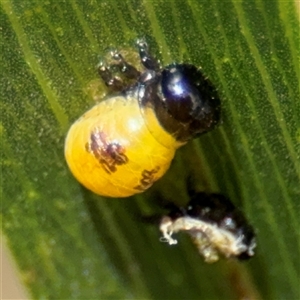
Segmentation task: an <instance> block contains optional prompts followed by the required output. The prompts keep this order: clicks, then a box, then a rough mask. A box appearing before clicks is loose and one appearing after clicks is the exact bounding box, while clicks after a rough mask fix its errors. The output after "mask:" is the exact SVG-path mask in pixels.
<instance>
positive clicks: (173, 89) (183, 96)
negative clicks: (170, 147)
mask: <svg viewBox="0 0 300 300" xmlns="http://www.w3.org/2000/svg"><path fill="white" fill-rule="evenodd" d="M146 73H147V71H146ZM149 77H150V78H151V79H150V80H146V81H145V82H143V83H142V85H144V89H145V92H144V93H143V99H142V103H143V104H144V105H145V104H147V105H149V103H151V104H152V105H153V107H154V111H155V113H156V116H157V119H158V120H159V122H160V124H161V125H162V127H164V128H165V130H167V131H168V132H169V133H171V134H172V135H173V136H174V137H175V138H176V139H177V140H179V141H187V140H189V139H192V138H194V137H196V136H198V135H200V134H202V133H205V132H208V131H210V130H212V129H213V128H215V126H216V125H217V124H218V123H219V122H220V115H221V111H220V99H219V96H218V94H217V92H216V90H215V88H214V87H213V85H212V84H211V82H210V81H209V80H208V79H207V78H205V77H204V75H203V74H202V72H201V71H200V70H199V69H197V68H196V67H195V66H193V65H190V64H171V65H168V66H167V67H165V68H163V69H162V70H159V71H155V73H153V71H151V75H150V76H148V78H149Z"/></svg>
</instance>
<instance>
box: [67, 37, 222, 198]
mask: <svg viewBox="0 0 300 300" xmlns="http://www.w3.org/2000/svg"><path fill="white" fill-rule="evenodd" d="M137 46H138V49H139V56H140V60H141V64H142V65H143V68H144V71H142V72H140V71H138V70H137V69H136V68H135V67H134V66H132V65H130V64H129V63H127V62H126V60H125V59H124V58H123V57H122V56H121V54H120V53H118V52H116V51H112V52H111V55H112V61H113V63H112V64H110V65H105V64H101V65H100V66H99V69H98V71H99V74H100V77H101V78H102V79H103V81H104V82H105V83H106V85H107V86H109V87H110V88H111V89H112V90H113V91H114V92H115V94H114V95H113V96H110V97H107V98H105V99H103V101H101V102H100V103H98V104H96V105H95V106H94V107H92V108H91V109H90V110H89V111H87V112H86V113H85V114H84V115H83V116H82V117H80V118H79V119H78V120H77V121H76V122H75V123H74V124H73V125H72V126H71V128H70V129H69V132H68V134H67V137H66V141H65V157H66V161H67V163H68V166H69V168H70V170H71V172H72V173H73V175H74V176H75V177H76V178H77V180H78V181H79V182H80V183H81V184H83V185H84V186H85V187H86V188H88V189H90V190H92V191H93V192H94V193H96V194H99V195H102V196H109V197H128V196H131V195H134V194H136V193H141V192H143V191H145V190H146V189H148V188H149V187H150V186H151V185H152V184H153V183H154V182H155V181H156V180H158V179H159V178H160V177H162V176H163V175H164V174H165V172H166V171H167V170H168V168H169V166H170V164H171V161H172V159H173V157H174V155H175V151H176V149H177V148H179V147H180V146H182V145H184V144H185V143H187V141H188V140H190V139H192V138H195V137H197V136H198V135H200V134H202V133H205V132H208V131H210V130H212V129H213V128H215V126H216V125H217V124H218V123H219V120H220V100H219V97H218V95H217V93H216V91H215V89H214V87H213V86H212V85H211V83H210V82H209V81H208V80H207V78H205V77H204V76H203V74H202V73H201V71H200V70H199V69H198V68H196V67H195V66H193V65H190V64H177V63H172V64H170V65H168V66H166V67H164V68H162V67H161V66H160V65H159V63H158V62H157V61H156V60H155V59H154V58H153V57H152V56H151V55H150V54H149V52H148V47H147V44H146V43H145V42H144V41H142V40H139V41H138V43H137ZM115 73H117V74H119V75H120V74H121V76H119V77H118V76H116V74H115ZM121 77H123V78H125V79H126V80H124V81H122V80H121V79H120V78H121ZM125 81H126V82H128V81H131V82H133V83H132V84H130V85H129V86H128V85H126V82H125Z"/></svg>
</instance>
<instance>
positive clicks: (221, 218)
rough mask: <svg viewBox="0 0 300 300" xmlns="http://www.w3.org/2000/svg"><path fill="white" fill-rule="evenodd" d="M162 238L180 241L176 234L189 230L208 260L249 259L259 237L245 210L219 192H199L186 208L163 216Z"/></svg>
mask: <svg viewBox="0 0 300 300" xmlns="http://www.w3.org/2000/svg"><path fill="white" fill-rule="evenodd" d="M160 231H161V232H162V234H163V237H162V238H161V240H162V241H165V242H167V243H169V245H174V244H177V240H175V239H173V238H172V235H173V233H177V232H179V231H186V232H187V233H188V234H189V235H190V236H191V237H192V239H193V241H194V243H195V244H196V246H197V248H198V250H199V252H200V254H201V255H202V256H203V257H204V259H205V261H206V262H208V263H212V262H215V261H217V260H218V259H219V252H220V253H222V254H223V255H224V256H225V257H236V258H238V259H247V258H250V257H251V256H253V255H254V248H255V247H256V239H255V234H254V230H253V228H252V226H250V225H249V224H248V223H247V221H246V219H245V217H244V215H243V213H242V212H241V211H240V210H238V209H237V208H236V207H235V206H234V205H233V203H232V202H231V201H230V200H228V199H227V198H226V197H224V196H223V195H220V194H206V193H196V194H194V195H192V196H191V200H190V202H189V203H188V205H187V207H186V208H174V209H172V211H171V212H170V213H169V214H168V215H167V216H164V217H163V218H162V219H161V222H160Z"/></svg>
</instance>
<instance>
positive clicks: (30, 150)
mask: <svg viewBox="0 0 300 300" xmlns="http://www.w3.org/2000/svg"><path fill="white" fill-rule="evenodd" d="M1 33H2V35H1V71H2V72H1V114H2V117H1V140H2V143H1V156H2V157H1V161H2V189H3V192H2V230H3V232H4V234H5V235H6V237H7V239H8V241H9V246H10V248H11V250H12V252H13V254H14V256H15V258H16V260H17V263H18V265H19V269H20V274H21V277H22V279H23V281H24V282H25V284H26V286H27V287H28V289H29V292H30V293H31V295H32V297H33V298H46V299H50V298H52V299H128V298H130V299H242V298H247V299H258V298H260V297H261V298H262V299H299V298H300V295H299V275H300V274H299V270H300V265H299V255H300V251H299V249H300V247H299V246H300V239H299V232H300V231H299V228H300V224H299V222H300V216H299V211H300V208H299V203H300V202H299V199H300V180H299V179H300V163H299V162H300V146H299V145H300V93H299V76H300V75H299V57H300V53H299V52H300V51H299V21H298V19H297V10H296V3H294V2H293V1H259V0H257V1H226V2H221V1H195V0H193V1H192V0H189V1H188V0H187V1H164V0H160V1H159V0H153V1H146V0H145V1H140V0H126V1H118V0H109V1H100V0H98V1H96V0H90V1H87V0H86V1H78V0H77V1H76V0H72V1H44V2H41V1H37V0H31V1H22V2H21V1H17V0H2V1H1ZM138 37H145V38H146V40H147V42H148V43H149V45H150V47H151V50H152V53H153V54H154V55H156V56H157V57H158V58H159V59H160V60H161V62H162V63H163V64H164V65H165V64H168V63H170V62H172V61H176V62H179V61H185V62H190V63H193V64H195V65H197V66H201V67H202V69H203V72H204V73H205V74H206V75H207V76H208V77H209V78H210V79H211V80H212V81H213V82H214V84H215V85H216V87H217V88H218V90H219V93H220V95H221V99H222V114H223V123H222V125H221V126H220V127H219V128H218V129H216V130H215V131H213V132H211V133H209V134H206V135H204V136H203V137H201V138H199V139H198V140H197V141H193V142H190V143H189V144H188V145H187V146H185V147H183V148H182V149H180V150H179V151H178V153H177V156H176V159H175V160H174V162H173V165H172V167H171V169H170V170H169V172H168V174H167V175H166V176H165V177H164V178H163V179H162V180H160V181H159V182H158V183H156V184H155V185H154V186H153V187H152V188H151V189H150V190H149V191H147V192H145V193H144V194H143V195H140V196H137V197H132V198H129V199H104V198H101V197H98V196H95V195H93V194H92V193H90V192H88V191H86V190H85V189H84V188H82V187H81V186H80V185H79V183H77V182H76V180H75V179H74V178H73V177H72V175H71V174H70V172H69V170H68V168H67V166H66V163H65V161H64V154H63V148H64V138H65V135H66V132H67V130H68V127H69V126H70V125H71V123H72V122H73V121H74V120H76V119H77V118H78V117H79V116H80V115H81V114H82V113H83V112H84V111H86V110H87V109H88V108H89V107H91V106H92V105H93V102H94V100H93V98H95V97H96V96H97V95H98V96H97V97H98V98H99V93H101V92H103V86H102V83H101V82H100V80H98V77H97V74H96V71H95V69H96V65H97V63H98V62H99V58H100V57H101V56H103V55H104V54H105V49H106V48H107V47H111V46H114V47H117V48H120V49H123V48H124V49H125V48H132V47H133V44H134V40H135V39H136V38H138ZM95 93H96V94H95ZM95 95H96V96H95ZM189 177H192V178H194V180H195V182H197V188H198V189H200V190H207V191H215V192H221V193H223V194H226V195H228V196H229V197H230V198H231V199H232V201H233V202H234V203H235V204H236V205H237V206H239V207H240V208H242V209H243V210H244V212H245V214H246V215H247V217H248V219H249V221H250V222H251V224H253V226H254V227H255V230H256V232H257V239H258V247H257V251H256V252H257V254H256V256H255V257H254V258H253V259H252V260H250V261H249V262H246V263H239V262H235V261H230V260H229V261H225V260H223V261H220V262H218V263H216V264H214V265H207V264H205V263H204V262H203V259H202V258H201V257H200V256H199V255H198V253H197V251H196V249H195V247H194V246H193V245H192V244H191V242H190V240H189V239H188V238H185V237H184V236H180V243H179V245H178V246H176V247H168V246H167V245H165V244H163V243H160V242H159V232H158V229H157V228H156V226H151V225H148V224H144V223H142V222H141V221H140V218H139V216H140V215H145V214H155V213H158V212H160V211H161V210H160V208H159V205H158V203H157V202H158V200H157V195H160V196H159V197H160V198H166V199H171V200H172V201H174V202H176V203H178V204H184V203H185V202H186V201H187V195H186V181H187V178H189Z"/></svg>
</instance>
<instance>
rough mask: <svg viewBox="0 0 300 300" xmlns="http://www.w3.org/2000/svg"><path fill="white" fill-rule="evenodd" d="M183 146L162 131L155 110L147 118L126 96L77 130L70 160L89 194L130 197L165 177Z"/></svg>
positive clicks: (70, 141) (70, 140)
mask: <svg viewBox="0 0 300 300" xmlns="http://www.w3.org/2000/svg"><path fill="white" fill-rule="evenodd" d="M145 118H147V120H145ZM149 128H151V132H150V130H149ZM180 145H182V143H181V144H180V143H178V142H177V141H176V140H175V139H174V138H173V137H172V136H171V135H170V134H168V133H167V132H166V131H165V130H164V129H163V128H162V127H161V126H160V125H159V123H158V121H157V119H156V118H155V115H154V113H153V111H152V109H150V108H149V109H145V110H144V111H143V112H142V111H141V110H140V106H139V103H138V100H137V99H136V98H134V97H126V98H125V97H123V96H121V95H120V96H116V97H112V98H109V99H107V100H105V101H102V102H100V103H99V104H97V105H95V106H94V107H92V108H91V109H90V110H89V111H88V112H86V113H85V114H84V115H83V116H82V117H81V118H79V119H78V120H77V121H76V122H75V123H74V124H73V125H72V126H71V128H70V130H69V132H68V135H67V138H66V142H65V157H66V161H67V163H68V165H69V168H70V169H71V171H72V173H73V175H74V176H75V177H76V179H77V180H78V181H79V182H80V183H81V184H83V185H84V186H85V187H86V188H88V189H89V190H91V191H93V192H94V193H96V194H99V195H102V196H108V197H128V196H131V195H134V194H136V193H140V192H143V191H144V190H146V189H147V188H149V187H150V186H151V185H152V184H153V182H155V181H156V180H158V179H159V178H160V177H161V176H163V175H164V173H165V172H166V171H167V170H168V168H169V166H170V163H171V161H172V159H173V157H174V154H175V150H176V148H178V147H179V146H180Z"/></svg>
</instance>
